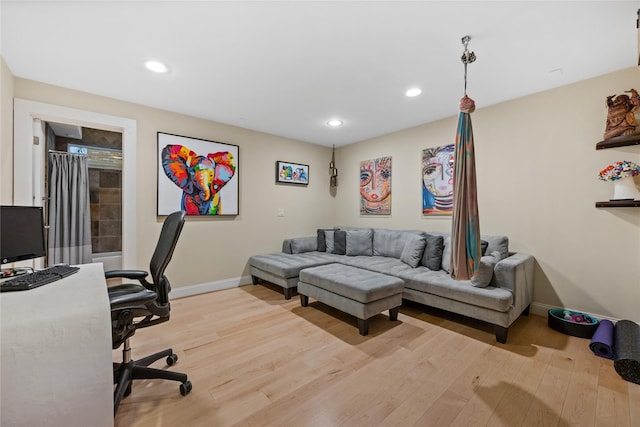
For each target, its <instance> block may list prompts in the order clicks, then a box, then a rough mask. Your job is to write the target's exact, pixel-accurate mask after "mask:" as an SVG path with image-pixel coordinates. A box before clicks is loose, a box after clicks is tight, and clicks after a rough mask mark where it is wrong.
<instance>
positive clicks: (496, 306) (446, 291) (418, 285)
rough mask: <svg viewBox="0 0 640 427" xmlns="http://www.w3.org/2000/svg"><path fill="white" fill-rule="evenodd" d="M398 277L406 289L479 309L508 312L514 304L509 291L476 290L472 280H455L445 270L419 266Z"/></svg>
mask: <svg viewBox="0 0 640 427" xmlns="http://www.w3.org/2000/svg"><path fill="white" fill-rule="evenodd" d="M397 276H398V277H400V278H401V279H402V280H404V286H405V288H406V289H413V290H415V291H419V292H424V293H427V294H432V295H437V296H439V297H443V298H448V299H451V300H454V301H459V302H462V303H467V304H471V305H475V306H478V307H484V308H488V309H491V310H495V311H500V312H506V311H509V309H510V308H511V306H512V304H513V294H512V293H511V291H510V290H508V289H504V288H497V287H494V286H487V287H486V288H476V287H473V286H471V281H470V280H455V279H453V278H451V276H449V274H448V273H447V272H445V271H444V270H438V271H433V270H429V269H428V268H426V267H422V266H419V267H418V268H407V269H406V270H404V271H400V272H399V273H398V274H397Z"/></svg>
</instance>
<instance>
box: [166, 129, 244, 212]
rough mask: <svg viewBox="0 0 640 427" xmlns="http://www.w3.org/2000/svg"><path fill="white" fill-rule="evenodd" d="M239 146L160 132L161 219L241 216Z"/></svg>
mask: <svg viewBox="0 0 640 427" xmlns="http://www.w3.org/2000/svg"><path fill="white" fill-rule="evenodd" d="M238 156H239V147H238V146H237V145H231V144H224V143H221V142H215V141H207V140H204V139H196V138H190V137H186V136H178V135H171V134H168V133H162V132H158V210H157V213H158V215H169V214H170V213H172V212H175V211H177V210H183V211H185V212H186V213H187V215H238V200H239V186H238V176H239V175H238V173H239V172H238V164H239V158H238Z"/></svg>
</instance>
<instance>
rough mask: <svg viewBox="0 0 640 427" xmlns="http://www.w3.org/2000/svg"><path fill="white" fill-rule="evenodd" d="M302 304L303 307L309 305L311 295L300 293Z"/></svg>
mask: <svg viewBox="0 0 640 427" xmlns="http://www.w3.org/2000/svg"><path fill="white" fill-rule="evenodd" d="M300 304H301V305H302V306H303V307H306V306H308V305H309V297H308V296H306V295H302V294H300Z"/></svg>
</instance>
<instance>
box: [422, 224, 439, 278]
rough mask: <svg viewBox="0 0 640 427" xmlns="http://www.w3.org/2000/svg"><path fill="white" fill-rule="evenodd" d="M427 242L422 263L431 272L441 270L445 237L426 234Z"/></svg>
mask: <svg viewBox="0 0 640 427" xmlns="http://www.w3.org/2000/svg"><path fill="white" fill-rule="evenodd" d="M426 242H427V244H426V246H425V249H424V255H423V256H422V261H421V263H422V265H424V266H425V267H427V268H428V269H429V270H436V271H437V270H440V268H441V266H442V256H443V255H442V252H443V251H444V237H442V236H436V235H434V234H429V233H426Z"/></svg>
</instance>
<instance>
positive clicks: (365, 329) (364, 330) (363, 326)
mask: <svg viewBox="0 0 640 427" xmlns="http://www.w3.org/2000/svg"><path fill="white" fill-rule="evenodd" d="M358 330H359V331H360V335H362V336H365V335H367V334H368V333H369V319H358Z"/></svg>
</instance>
